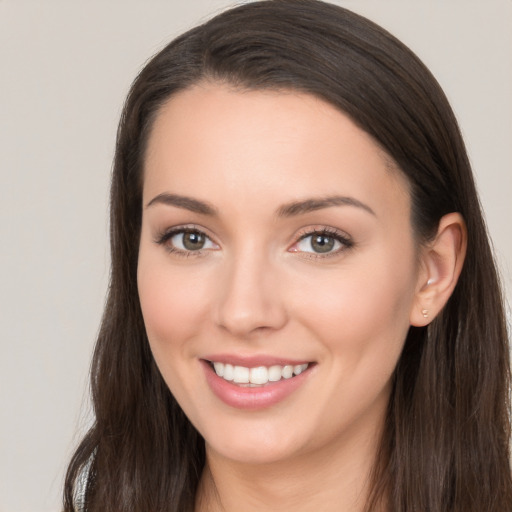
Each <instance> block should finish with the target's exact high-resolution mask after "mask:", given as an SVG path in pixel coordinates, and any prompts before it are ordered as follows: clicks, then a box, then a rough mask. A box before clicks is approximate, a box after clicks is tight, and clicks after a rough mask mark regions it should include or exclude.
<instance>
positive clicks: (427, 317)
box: [410, 213, 467, 327]
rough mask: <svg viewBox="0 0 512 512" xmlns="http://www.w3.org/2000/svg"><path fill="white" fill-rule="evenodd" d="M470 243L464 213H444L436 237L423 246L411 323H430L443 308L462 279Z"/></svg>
mask: <svg viewBox="0 0 512 512" xmlns="http://www.w3.org/2000/svg"><path fill="white" fill-rule="evenodd" d="M466 246H467V231H466V224H465V222H464V219H463V218H462V215H460V213H449V214H447V215H445V216H444V217H442V218H441V220H440V221H439V227H438V230H437V234H436V236H435V238H434V239H433V240H432V241H431V242H429V243H428V244H426V245H425V246H424V247H423V248H422V249H421V255H420V258H421V261H420V271H419V273H418V283H417V287H416V293H415V300H414V301H413V305H412V309H411V313H410V323H411V325H414V326H416V327H423V326H425V325H428V324H429V323H430V322H431V321H432V319H433V318H435V316H436V315H437V314H438V313H439V312H440V311H441V309H443V307H444V305H445V304H446V302H447V301H448V299H449V298H450V296H451V294H452V292H453V290H454V288H455V285H456V284H457V280H458V279H459V276H460V272H461V270H462V265H463V263H464V258H465V256H466Z"/></svg>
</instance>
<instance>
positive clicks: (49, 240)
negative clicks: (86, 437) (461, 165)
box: [0, 0, 512, 512]
mask: <svg viewBox="0 0 512 512" xmlns="http://www.w3.org/2000/svg"><path fill="white" fill-rule="evenodd" d="M229 3H230V2H227V1H222V0H191V1H187V2H185V1H182V0H167V1H157V0H152V1H147V0H144V1H143V0H139V1H133V0H132V1H130V0H122V1H121V0H117V1H115V0H109V1H104V0H102V1H91V0H88V1H87V2H82V1H78V0H62V1H57V0H44V1H39V0H33V1H30V0H0V66H1V68H0V69H1V71H0V73H1V74H0V173H1V175H0V177H1V181H0V183H1V186H0V209H1V223H0V229H1V231H0V251H1V253H0V254H1V261H0V263H1V265H0V272H1V275H0V287H1V288H0V289H1V296H0V301H1V302H0V315H1V316H0V318H1V324H0V325H1V352H0V406H1V407H0V414H1V422H0V512H34V511H38V512H46V511H52V512H57V511H58V510H60V493H61V487H62V481H63V475H64V471H65V466H66V463H67V461H68V460H69V457H70V455H71V453H72V450H73V447H74V446H75V445H76V442H77V440H78V439H79V437H80V435H81V434H82V433H83V432H84V430H85V428H86V427H87V425H88V424H89V422H90V405H89V402H88V391H87V375H88V370H89V362H90V356H91V352H92V348H93V344H94V341H95V336H96V333H97V329H98V325H99V321H100V317H101V312H102V307H103V303H104V297H105V291H106V287H107V282H108V273H109V249H108V226H107V213H108V205H107V197H108V185H109V173H110V168H111V160H112V155H113V147H114V138H115V132H116V125H117V120H118V116H119V113H120V111H121V107H122V102H123V100H124V96H125V94H126V92H127V90H128V87H129V85H130V83H131V81H132V79H133V78H134V77H135V75H136V73H137V72H138V70H139V69H140V68H141V66H142V64H143V63H144V62H145V60H147V59H148V58H149V57H150V56H151V55H152V54H154V53H155V52H156V51H157V50H158V49H160V48H161V47H162V46H163V45H164V43H166V42H167V41H169V40H170V39H171V38H172V37H174V36H176V35H177V34H179V33H180V32H182V31H184V30H185V29H187V28H190V27H192V26H193V25H195V24H196V23H197V22H199V21H202V20H205V19H206V18H208V17H209V16H210V15H211V14H214V13H216V12H218V11H220V10H221V9H222V8H223V7H225V6H226V5H228V4H229ZM336 3H339V4H340V5H343V6H346V7H349V8H352V9H353V10H355V11H357V12H360V13H362V14H364V15H366V16H368V17H369V18H370V19H372V20H374V21H376V22H378V23H380V24H381V25H383V26H384V27H386V28H387V29H389V30H390V31H391V32H392V33H394V34H395V35H397V36H398V37H399V38H400V39H402V40H403V41H404V42H405V43H406V44H408V45H409V46H410V47H411V48H412V49H413V50H414V51H415V52H416V53H417V54H418V55H419V56H420V57H421V58H422V59H423V60H424V62H425V63H426V64H427V65H428V66H429V67H430V69H431V70H432V71H433V73H434V74H435V75H436V76H437V78H438V80H439V82H440V83H441V85H442V86H443V88H444V89H445V91H446V93H447V95H448V97H449V99H450V100H451V102H452V105H453V107H454V110H455V112H456V114H457V116H458V119H459V121H460V124H461V127H462V131H463V133H464V136H465V139H466V143H467V145H468V148H469V154H470V157H471V160H472V163H473V166H474V170H475V173H476V177H477V182H478V187H479V190H480V194H481V200H482V203H483V206H484V209H485V211H486V216H487V221H488V225H489V230H490V233H491V235H492V238H493V240H494V244H495V249H496V253H497V256H498V260H499V263H500V266H501V271H502V273H503V276H504V281H505V284H506V287H507V294H508V298H509V301H510V298H511V293H512V279H511V275H512V270H511V269H512V236H511V233H512V232H511V223H512V201H511V199H510V196H511V193H512V172H511V167H510V165H511V162H512V158H511V156H512V151H511V146H512V93H511V91H512V58H511V53H512V51H511V49H512V1H510V0H488V1H486V2H482V1H480V0H478V1H472V0H448V1H446V0H444V1H443V0H437V1H436V0H428V1H427V0H422V1H420V0H416V1H410V0H402V1H398V0H373V1H370V0H352V1H338V2H336Z"/></svg>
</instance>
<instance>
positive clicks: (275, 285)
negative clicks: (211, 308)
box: [216, 251, 287, 338]
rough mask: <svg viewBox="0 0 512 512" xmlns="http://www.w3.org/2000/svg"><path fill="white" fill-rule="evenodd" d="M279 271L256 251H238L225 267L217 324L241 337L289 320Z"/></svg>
mask: <svg viewBox="0 0 512 512" xmlns="http://www.w3.org/2000/svg"><path fill="white" fill-rule="evenodd" d="M282 299H283V297H282V294H281V293H280V283H279V272H278V270H277V269H276V268H275V265H272V264H271V262H270V261H269V259H268V258H265V257H264V256H262V255H261V254H258V253H257V252H256V251H251V253H250V254H246V255H245V256H244V255H238V256H236V257H233V259H232V261H231V262H230V263H229V264H227V263H226V266H225V268H224V269H223V270H222V279H221V282H220V287H219V300H218V303H217V308H216V309H217V311H216V322H217V325H218V326H219V327H220V328H221V329H223V330H226V331H228V332H229V333H230V334H232V335H233V336H235V337H237V338H248V337H250V336H251V335H253V334H255V333H257V332H263V331H274V330H278V329H280V328H282V327H283V326H284V325H285V324H286V322H287V314H286V308H285V304H284V301H283V300H282Z"/></svg>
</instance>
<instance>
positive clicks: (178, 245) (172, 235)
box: [156, 228, 219, 255]
mask: <svg viewBox="0 0 512 512" xmlns="http://www.w3.org/2000/svg"><path fill="white" fill-rule="evenodd" d="M156 242H157V243H158V244H160V245H165V246H166V248H167V249H168V250H169V251H170V252H176V253H181V254H187V255H188V254H190V253H194V252H195V253H200V252H201V251H203V250H208V249H218V248H219V247H218V245H217V244H215V243H214V242H213V241H212V240H211V239H210V238H209V237H208V236H207V235H205V234H204V233H203V232H202V231H199V230H198V229H190V228H187V229H185V228H177V229H172V230H170V231H167V232H166V233H164V234H162V235H161V236H160V237H158V239H157V240H156Z"/></svg>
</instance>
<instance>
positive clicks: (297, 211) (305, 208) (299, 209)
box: [277, 196, 376, 217]
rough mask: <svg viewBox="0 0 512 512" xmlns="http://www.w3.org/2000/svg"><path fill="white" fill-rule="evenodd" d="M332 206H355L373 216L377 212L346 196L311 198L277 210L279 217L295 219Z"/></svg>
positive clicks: (288, 204)
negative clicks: (296, 216)
mask: <svg viewBox="0 0 512 512" xmlns="http://www.w3.org/2000/svg"><path fill="white" fill-rule="evenodd" d="M331 206H355V207H356V208H361V209H363V210H365V211H367V212H368V213H371V214H372V215H375V216H376V214H375V212H374V211H373V210H372V209H371V208H370V207H369V206H368V205H367V204H364V203H362V202H361V201H359V200H358V199H355V198H353V197H346V196H328V197H320V198H310V199H305V200H303V201H293V202H291V203H287V204H285V205H283V206H281V207H280V208H279V209H278V210H277V215H278V216H279V217H293V216H295V215H302V214H304V213H309V212H313V211H315V210H321V209H323V208H330V207H331Z"/></svg>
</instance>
